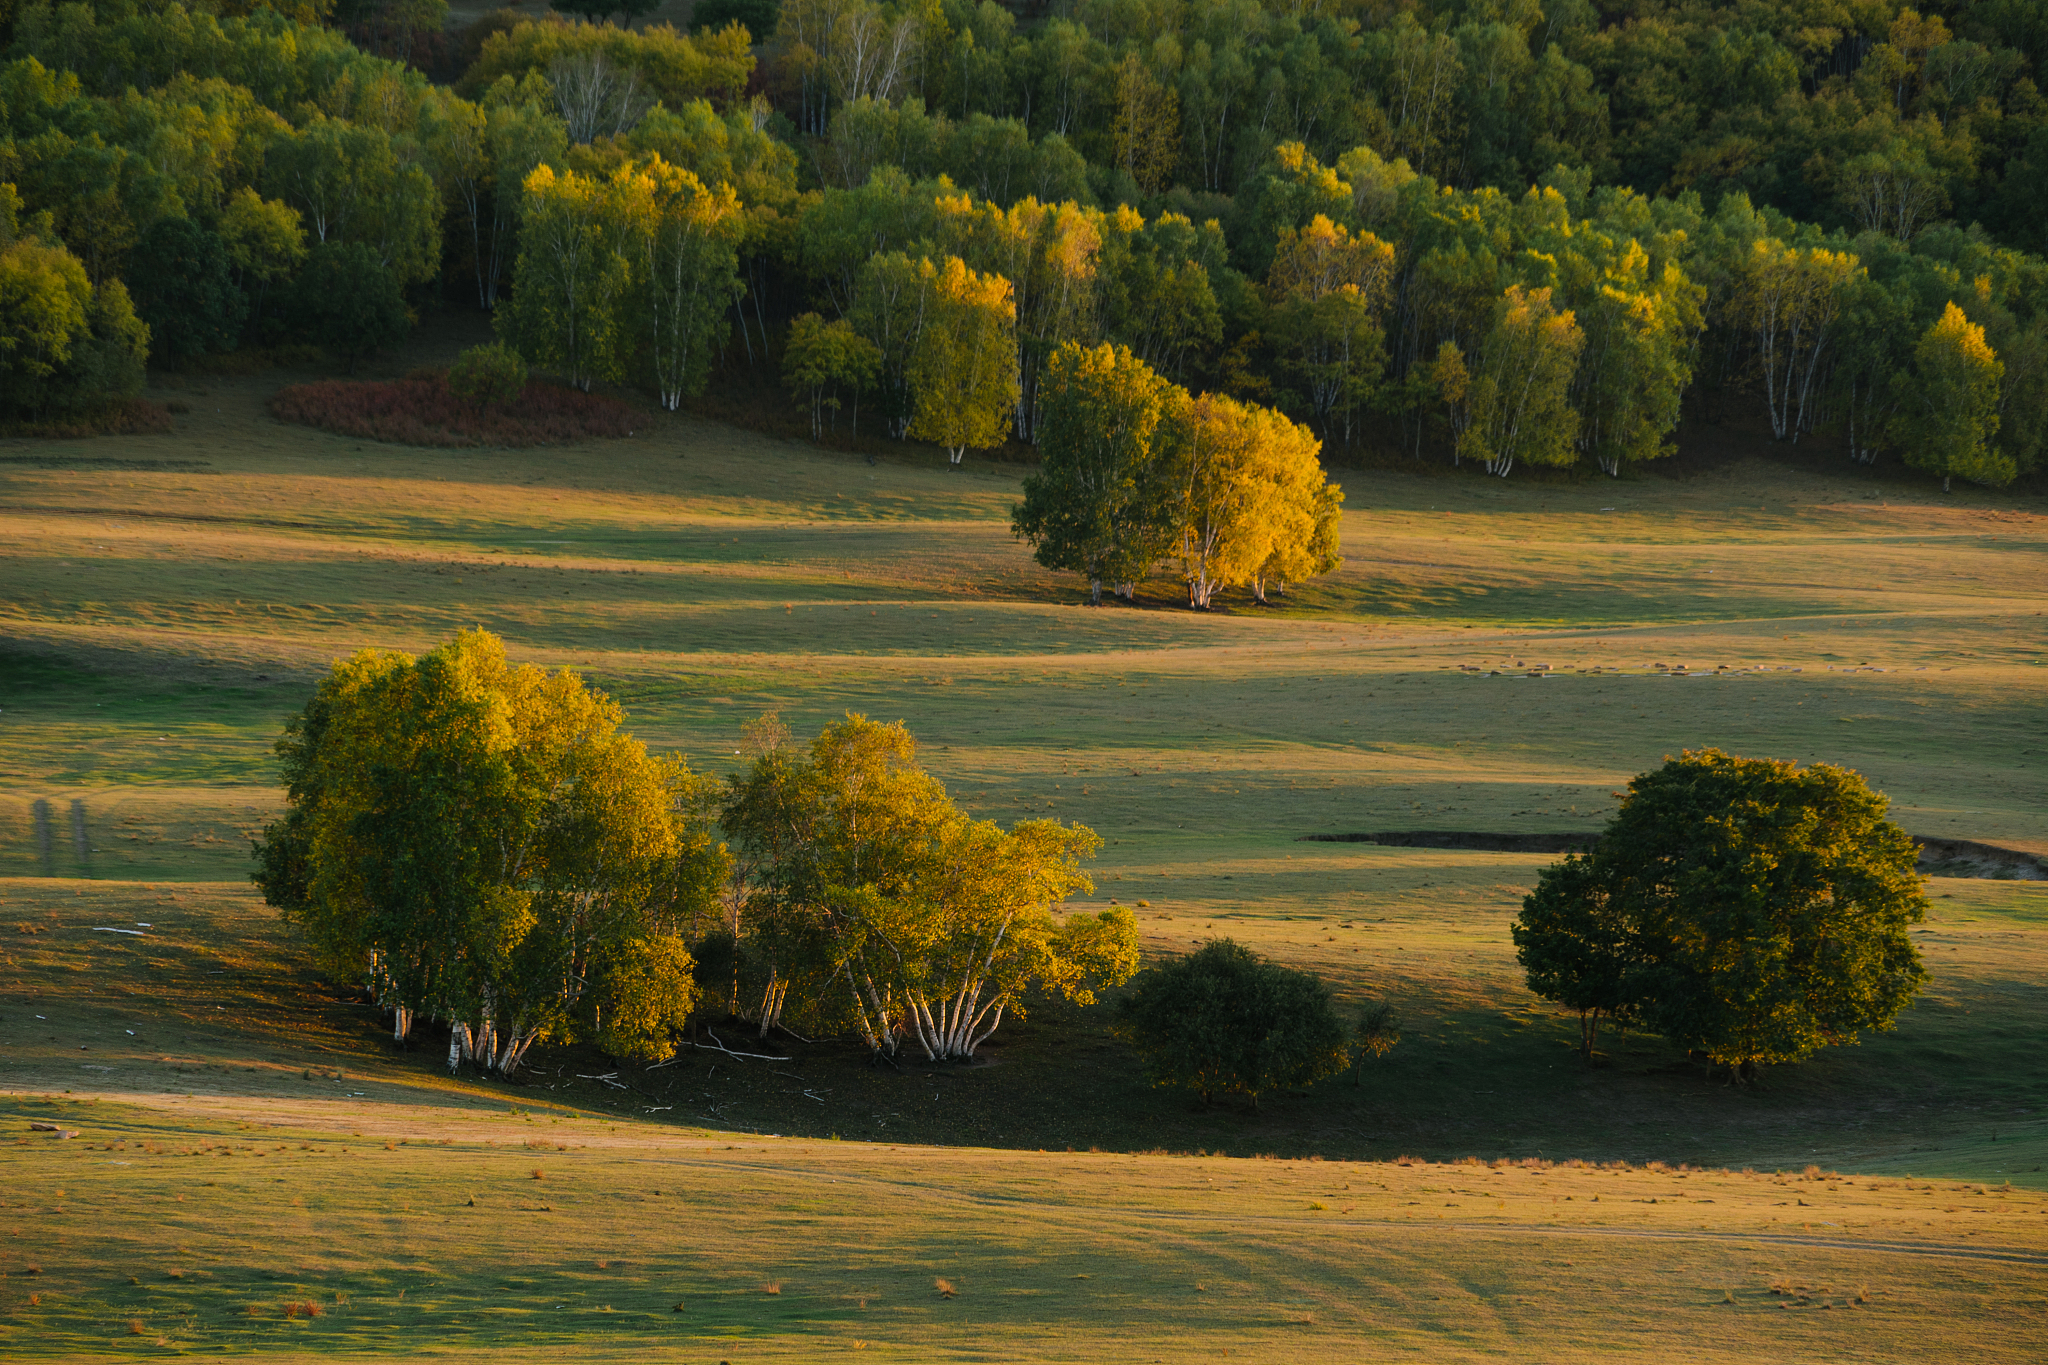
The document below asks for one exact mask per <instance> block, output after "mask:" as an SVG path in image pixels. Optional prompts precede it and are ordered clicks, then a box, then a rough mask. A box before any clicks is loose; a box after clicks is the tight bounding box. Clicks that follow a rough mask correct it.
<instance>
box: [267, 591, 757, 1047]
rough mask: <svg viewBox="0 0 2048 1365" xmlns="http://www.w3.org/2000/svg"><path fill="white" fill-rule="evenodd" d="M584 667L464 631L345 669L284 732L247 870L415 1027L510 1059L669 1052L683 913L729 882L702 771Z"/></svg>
mask: <svg viewBox="0 0 2048 1365" xmlns="http://www.w3.org/2000/svg"><path fill="white" fill-rule="evenodd" d="M621 719H622V717H621V714H620V711H619V708H618V707H617V705H616V704H615V703H613V702H612V701H611V700H610V699H608V698H607V697H605V696H604V695H603V694H602V693H599V692H594V691H592V690H591V689H589V688H588V687H586V686H585V684H584V683H583V681H582V679H581V678H579V677H577V676H576V675H575V674H574V673H571V672H568V671H566V670H565V671H563V672H560V673H555V674H548V673H545V672H543V671H542V670H540V669H539V668H535V667H533V666H531V665H526V666H514V665H512V664H511V663H510V662H509V661H508V660H507V659H506V657H505V652H504V647H503V645H502V644H501V643H500V642H499V641H498V640H497V639H496V637H494V636H492V635H490V634H489V633H487V632H484V631H468V632H464V633H463V634H461V635H459V636H457V637H456V638H455V639H454V640H453V641H451V642H449V643H448V644H447V645H444V646H442V647H441V648H440V649H438V650H436V651H434V652H433V653H432V654H429V655H427V656H425V657H424V658H413V657H411V656H408V655H403V654H394V653H385V652H380V651H376V650H365V651H363V652H361V653H358V654H356V655H355V656H353V657H352V658H349V659H345V660H342V661H340V662H338V663H337V664H335V666H334V668H333V670H332V671H331V672H330V674H329V675H328V677H327V678H326V679H325V680H324V681H323V682H322V683H321V685H320V688H319V690H318V691H317V692H316V693H315V695H314V697H313V698H312V700H311V701H309V702H308V703H307V705H306V708H305V709H304V711H302V712H301V713H300V714H299V715H298V716H297V717H296V718H294V719H293V720H292V721H291V722H290V723H289V724H288V725H287V727H286V730H285V734H284V736H283V738H281V739H280V740H279V742H278V746H277V749H278V757H279V759H280V760H281V762H282V766H283V769H284V772H283V775H284V778H285V785H286V799H287V810H286V813H285V816H284V817H283V818H282V819H281V820H279V821H277V822H275V823H273V824H272V825H270V826H269V827H268V828H267V829H266V830H265V831H264V837H263V839H262V841H261V842H260V843H259V844H258V846H257V849H256V860H257V865H258V870H257V871H256V873H255V874H254V878H255V881H256V884H257V885H258V886H259V887H261V888H262V890H263V893H264V897H265V899H266V900H267V901H268V902H269V903H270V904H271V905H273V906H276V907H278V908H279V909H280V910H281V911H283V912H284V914H285V915H286V917H287V918H288V919H290V920H291V921H292V922H293V923H295V924H296V925H298V927H299V928H300V929H301V931H302V932H304V933H305V934H306V935H307V937H308V939H309V940H310V941H311V943H312V945H313V947H314V949H315V950H316V951H317V952H318V953H319V954H320V956H321V957H322V959H323V960H324V961H325V963H326V964H327V967H328V969H329V970H330V971H334V972H336V973H339V974H342V975H344V976H346V977H348V978H350V979H354V980H358V981H361V982H363V983H364V984H366V985H368V986H370V987H371V988H372V989H373V990H374V991H375V992H376V994H377V997H378V999H379V1000H380V1001H381V1002H382V1003H383V1004H384V1005H385V1007H386V1008H388V1009H390V1010H391V1011H392V1014H393V1033H394V1036H395V1037H397V1038H399V1039H400V1040H403V1039H404V1038H406V1036H407V1035H408V1034H409V1033H410V1031H411V1029H412V1026H413V1022H414V1020H415V1019H416V1018H418V1017H422V1016H424V1017H429V1018H439V1019H443V1020H447V1021H448V1022H449V1023H450V1025H451V1027H452V1030H453V1032H452V1036H451V1041H450V1046H449V1064H450V1065H451V1067H452V1066H454V1065H457V1064H458V1063H459V1062H460V1061H461V1060H462V1059H463V1058H465V1057H467V1058H470V1059H473V1060H475V1061H477V1062H478V1063H479V1064H481V1065H484V1066H486V1067H488V1068H490V1069H493V1070H496V1071H499V1072H501V1073H505V1074H510V1073H511V1072H513V1071H514V1070H516V1069H517V1068H518V1066H519V1065H520V1062H521V1060H522V1058H523V1057H524V1056H525V1055H526V1053H527V1051H528V1049H530V1048H531V1047H532V1046H533V1045H534V1044H535V1043H536V1042H538V1041H541V1040H543V1039H547V1038H555V1039H560V1040H564V1041H570V1040H576V1039H584V1040H588V1041H590V1042H592V1043H594V1044H595V1045H597V1046H599V1047H601V1048H603V1049H605V1050H606V1051H608V1052H613V1053H618V1054H624V1055H628V1056H641V1057H653V1056H659V1055H662V1054H664V1053H665V1052H666V1051H667V1049H668V1046H669V1037H670V1034H671V1032H672V1030H673V1029H675V1028H676V1027H677V1026H679V1025H680V1023H681V1022H682V1019H683V1017H684V1016H685V1015H686V1014H687V1013H688V1010H689V1008H690V1002H691V998H692V987H691V980H690V956H689V952H688V949H687V948H686V946H685V945H684V943H683V940H682V937H681V933H680V925H681V923H682V922H683V921H684V920H685V919H686V918H688V917H689V916H690V915H691V914H692V913H693V912H694V910H695V908H696V906H697V905H698V904H699V903H700V902H704V901H707V900H708V899H709V898H711V897H712V896H713V895H714V894H715V892H716V889H717V887H718V884H719V883H720V882H721V881H722V880H723V877H724V874H725V868H726V856H725V853H724V850H723V849H722V848H721V847H719V846H718V845H717V844H715V843H714V842H712V841H711V839H710V838H709V832H708V828H707V826H706V825H705V823H704V821H703V819H702V816H701V802H702V795H703V794H702V789H701V784H700V783H699V781H698V780H697V779H696V778H694V777H693V776H692V775H691V774H690V773H689V770H688V769H687V768H686V767H684V766H683V764H682V763H681V762H680V760H677V759H656V758H654V757H652V756H650V755H649V754H648V753H647V751H646V749H645V747H644V746H643V745H641V744H640V743H639V741H637V740H634V739H633V738H631V737H630V736H628V735H625V734H623V733H621V732H620V730H619V724H620V721H621Z"/></svg>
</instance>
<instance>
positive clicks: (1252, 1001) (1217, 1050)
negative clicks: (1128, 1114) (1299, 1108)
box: [1119, 938, 1350, 1109]
mask: <svg viewBox="0 0 2048 1365" xmlns="http://www.w3.org/2000/svg"><path fill="white" fill-rule="evenodd" d="M1119 1024H1120V1026H1121V1028H1122V1030H1123V1032H1124V1033H1125V1035H1126V1036H1128V1037H1129V1038H1130V1039H1131V1041H1132V1042H1134V1043H1136V1044H1137V1047H1138V1050H1139V1052H1141V1053H1142V1054H1143V1055H1144V1058H1145V1071H1146V1074H1147V1076H1149V1077H1150V1078H1151V1081H1152V1083H1153V1084H1154V1085H1160V1086H1182V1087H1185V1088H1186V1089H1189V1090H1192V1091H1194V1092H1195V1093H1196V1094H1197V1095H1199V1096H1201V1097H1202V1101H1203V1103H1205V1104H1206V1103H1208V1102H1209V1101H1210V1100H1211V1099H1212V1098H1214V1097H1215V1096H1217V1095H1220V1094H1243V1095H1246V1096H1248V1097H1249V1098H1250V1099H1251V1102H1252V1107H1253V1108H1254V1109H1256V1108H1257V1107H1258V1103H1259V1096H1260V1095H1261V1094H1262V1093H1264V1092H1265V1091H1268V1090H1272V1089H1274V1088H1276V1087H1284V1086H1290V1085H1311V1084H1313V1083H1314V1082H1316V1081H1319V1080H1321V1079H1322V1078H1323V1077H1325V1076H1332V1075H1335V1074H1336V1073H1337V1072H1339V1071H1342V1070H1343V1069H1344V1068H1345V1067H1346V1066H1347V1065H1348V1064H1349V1062H1350V1057H1349V1050H1348V1047H1347V1044H1348V1042H1349V1030H1347V1029H1346V1028H1345V1027H1344V1023H1343V1021H1342V1020H1341V1019H1339V1018H1338V1017H1337V1010H1336V1007H1335V1005H1333V1004H1332V1003H1331V1000H1330V989H1329V987H1327V986H1325V985H1324V984H1323V983H1322V982H1321V981H1320V980H1319V979H1317V978H1316V977H1315V976H1312V975H1311V974H1309V973H1308V972H1301V971H1296V970H1294V969H1293V968H1291V967H1283V966H1281V965H1280V964H1278V963H1276V962H1268V961H1266V960H1265V959H1263V958H1261V957H1259V956H1258V955H1257V954H1255V953H1253V952H1252V951H1251V950H1250V949H1248V948H1245V947H1243V946H1241V945H1240V944H1237V943H1234V942H1232V941H1231V940H1230V939H1227V938H1223V939H1213V940H1211V941H1210V942H1208V943H1205V944H1203V945H1202V946H1201V947H1200V948H1199V949H1197V950H1196V951H1194V952H1192V953H1190V954H1188V955H1187V956H1186V957H1183V958H1178V959H1176V960H1174V961H1172V962H1169V963H1167V964H1166V965H1164V966H1161V967H1155V968H1153V969H1152V970H1151V971H1149V972H1147V973H1145V975H1144V976H1142V977H1140V978H1139V979H1138V986H1137V989H1136V990H1134V991H1132V992H1131V993H1130V994H1129V995H1127V996H1125V997H1124V999H1123V1001H1122V1003H1121V1006H1120V1014H1119Z"/></svg>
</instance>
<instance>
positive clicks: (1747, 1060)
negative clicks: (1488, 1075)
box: [1515, 749, 1927, 1082]
mask: <svg viewBox="0 0 2048 1365" xmlns="http://www.w3.org/2000/svg"><path fill="white" fill-rule="evenodd" d="M1885 807H1886V802H1885V798H1884V797H1883V796H1881V795H1880V794H1878V793H1877V792H1874V791H1872V790H1871V789H1870V787H1869V785H1868V784H1867V783H1865V782H1864V780H1863V779H1862V777H1860V776H1859V775H1857V774H1856V773H1853V772H1850V771H1849V770H1848V769H1846V768H1838V767H1835V766H1833V765H1831V764H1825V763H1823V764H1815V765H1813V766H1812V767H1808V768H1800V767H1798V766H1797V765H1795V764H1792V763H1786V762H1780V761H1778V760H1775V759H1756V758H1740V757H1737V756H1735V755H1732V754H1727V753H1723V752H1721V751H1720V750H1718V749H1704V750H1698V751H1689V752H1687V753H1685V754H1683V755H1681V756H1680V757H1678V758H1675V759H1671V760H1669V761H1667V762H1666V763H1665V764H1664V766H1663V767H1661V768H1659V769H1657V770H1656V771H1654V772H1649V773H1645V774H1643V775H1642V776H1640V777H1638V778H1636V779H1635V780H1634V781H1633V782H1631V783H1630V784H1629V793H1628V796H1627V798H1626V799H1625V800H1624V801H1623V802H1622V806H1621V809H1620V811H1619V812H1617V813H1616V815H1615V818H1614V820H1613V821H1612V823H1610V824H1609V826H1608V828H1607V830H1606V832H1605V833H1604V834H1603V835H1602V836H1601V839H1600V844H1599V847H1598V848H1597V849H1596V850H1595V851H1594V852H1593V853H1592V854H1591V855H1589V856H1586V857H1574V858H1568V859H1566V860H1565V861H1563V862H1561V863H1559V864H1557V865H1555V866H1553V867H1552V868H1550V869H1548V870H1547V871H1546V872H1545V873H1544V875H1543V878H1542V880H1541V882H1540V883H1539V884H1538V886H1537V888H1536V890H1535V892H1533V893H1532V894H1531V895H1530V896H1529V898H1528V899H1527V900H1526V901H1525V902H1524V904H1523V908H1522V913H1521V915H1520V917H1519V918H1518V919H1517V921H1516V925H1515V942H1516V947H1517V955H1518V957H1519V958H1520V960H1521V962H1522V965H1523V968H1524V970H1526V971H1527V972H1528V974H1529V986H1530V989H1531V990H1534V991H1535V992H1536V993H1537V994H1538V995H1541V996H1543V997H1544V998H1546V999H1551V1000H1556V1001H1558V1002H1560V1003H1562V1004H1564V1005H1566V1006H1568V1007H1570V1008H1574V1009H1577V1010H1579V1011H1580V1012H1581V1014H1582V1016H1585V1017H1586V1018H1588V1019H1589V1020H1590V1019H1592V1018H1595V1017H1597V1015H1598V1014H1600V1013H1605V1014H1607V1015H1609V1016H1610V1017H1620V1018H1632V1019H1636V1020H1640V1022H1641V1023H1642V1025H1643V1026H1644V1027H1645V1028H1647V1029H1649V1030H1651V1031H1652V1032H1655V1033H1660V1034H1662V1035H1663V1036H1664V1037H1666V1038H1668V1039H1669V1040H1671V1041H1672V1042H1673V1043H1676V1044H1677V1045H1678V1046H1680V1047H1682V1048H1684V1049H1686V1051H1687V1052H1688V1053H1689V1054H1692V1055H1696V1056H1699V1057H1703V1058H1704V1059H1706V1060H1707V1061H1708V1062H1709V1063H1710V1064H1712V1065H1714V1066H1717V1067H1725V1068H1727V1071H1728V1075H1729V1078H1730V1079H1731V1081H1740V1082H1748V1081H1751V1080H1753V1079H1754V1078H1755V1075H1756V1068H1757V1067H1758V1066H1760V1065H1766V1064H1772V1063H1782V1062H1796V1061H1802V1060H1804V1059H1806V1058H1808V1057H1811V1056H1812V1055H1813V1054H1814V1053H1816V1052H1818V1051H1819V1050H1820V1049H1821V1048H1823V1047H1835V1046H1842V1045H1845V1044H1849V1043H1854V1042H1856V1041H1857V1039H1858V1036H1859V1035H1860V1034H1861V1032H1862V1031H1863V1030H1865V1029H1887V1028H1890V1027H1891V1026H1892V1023H1893V1021H1894V1020H1896V1019H1897V1018H1898V1015H1899V1011H1901V1010H1902V1009H1904V1008H1905V1007H1906V1005H1907V1004H1908V1003H1909V1002H1910V1001H1911V1000H1912V998H1913V997H1914V995H1915V994H1917V993H1918V991H1919V989H1920V985H1921V982H1922V981H1923V980H1924V979H1925V977H1926V972H1925V970H1924V969H1923V968H1922V966H1921V963H1920V955H1919V952H1918V950H1917V949H1915V948H1914V946H1913V943H1912V940H1911V938H1910V937H1909V936H1908V934H1909V928H1910V926H1911V925H1913V924H1915V923H1917V922H1918V921H1919V920H1920V919H1921V918H1922V917H1923V916H1924V914H1925V913H1926V907H1927V899H1926V896H1925V895H1924V894H1923V893H1922V891H1921V889H1920V879H1919V875H1918V873H1917V872H1916V871H1915V870H1914V865H1915V862H1916V859H1917V856H1918V850H1917V848H1916V847H1915V845H1914V843H1913V840H1912V838H1911V836H1909V835H1908V834H1907V833H1906V832H1905V831H1904V830H1902V829H1900V828H1899V827H1898V825H1896V824H1894V823H1892V822H1891V821H1890V820H1887V819H1886V818H1885ZM1583 1042H1584V1045H1585V1046H1586V1047H1588V1048H1590V1046H1591V1033H1590V1029H1589V1031H1588V1032H1587V1034H1585V1035H1584V1036H1583Z"/></svg>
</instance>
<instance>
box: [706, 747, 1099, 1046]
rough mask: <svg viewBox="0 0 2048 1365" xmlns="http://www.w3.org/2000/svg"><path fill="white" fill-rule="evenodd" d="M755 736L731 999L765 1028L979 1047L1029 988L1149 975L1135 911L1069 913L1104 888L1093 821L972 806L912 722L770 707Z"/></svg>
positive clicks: (742, 806)
mask: <svg viewBox="0 0 2048 1365" xmlns="http://www.w3.org/2000/svg"><path fill="white" fill-rule="evenodd" d="M748 734H749V742H750V744H751V745H752V747H753V749H754V760H753V763H752V764H751V765H750V766H749V767H748V768H746V769H745V770H743V771H741V772H740V773H737V774H735V775H734V776H733V777H732V778H731V779H730V781H729V782H728V784H727V788H726V792H725V797H724V802H723V805H722V807H721V809H720V814H719V821H720V824H721V825H722V827H723V828H724V830H725V832H726V834H727V836H728V838H729V839H730V840H731V842H732V848H733V854H734V875H733V877H732V880H731V883H730V886H729V888H728V891H727V908H728V913H729V915H730V916H731V918H730V921H729V924H728V926H727V939H726V946H727V951H729V952H730V953H731V954H732V959H731V961H732V967H731V970H732V977H733V986H732V996H731V1000H732V1004H733V1012H735V1013H752V1014H753V1015H754V1017H755V1018H756V1019H757V1020H758V1026H759V1029H760V1033H761V1036H763V1037H766V1036H767V1035H768V1033H769V1031H770V1030H771V1029H774V1028H777V1027H782V1026H785V1022H784V1021H785V1020H788V1021H791V1022H794V1023H796V1024H797V1025H798V1026H800V1027H804V1028H826V1029H837V1030H847V1031H851V1032H853V1033H855V1034H857V1035H858V1036H859V1037H860V1038H861V1039H862V1040H863V1041H865V1042H866V1043H867V1044H868V1045H869V1046H870V1047H872V1048H874V1049H875V1050H876V1052H877V1053H879V1054H881V1055H883V1056H893V1055H894V1054H895V1053H896V1052H897V1051H898V1050H899V1049H901V1048H903V1047H906V1046H915V1047H916V1049H917V1050H918V1051H919V1052H921V1053H922V1054H923V1055H924V1056H925V1057H927V1058H931V1059H935V1060H936V1059H945V1058H966V1057H972V1056H973V1055H974V1053H975V1050H976V1049H977V1048H978V1047H980V1046H981V1044H982V1043H984V1042H985V1041H987V1039H988V1037H989V1035H990V1034H992V1033H994V1032H995V1030H996V1028H997V1027H998V1026H999V1025H1000V1024H1001V1023H1002V1021H1003V1019H1004V1017H1005V1016H1006V1015H1008V1014H1018V1015H1021V1014H1022V1012H1023V1010H1024V1008H1025V1006H1026V1003H1027V1001H1028V999H1029V997H1030V996H1031V995H1033V994H1043V995H1047V996H1055V997H1059V998H1063V999H1067V1000H1071V1001H1075V1002H1078V1003H1081V1004H1087V1003H1091V1002H1092V1001H1093V1000H1094V998H1095V992H1097V991H1099V990H1101V989H1104V988H1105V987H1113V986H1120V985H1122V984H1123V983H1124V982H1126V981H1128V980H1130V978H1131V976H1132V975H1133V974H1134V973H1135V972H1136V971H1137V968H1138V938H1137V923H1136V920H1135V918H1134V917H1133V916H1132V914H1131V912H1130V911H1129V910H1128V909H1124V908H1122V907H1112V908H1110V909H1108V910H1105V911H1100V912H1096V913H1090V912H1087V911H1077V912H1075V913H1073V914H1070V915H1067V916H1064V917H1062V916H1061V915H1059V914H1058V913H1057V912H1058V910H1059V908H1060V906H1061V905H1062V904H1063V903H1064V902H1065V901H1066V900H1067V899H1068V898H1069V897H1070V896H1073V895H1075V894H1077V893H1081V892H1087V891H1092V890H1093V889H1094V884H1093V883H1092V882H1091V881H1090V880H1089V879H1088V876H1087V874H1086V873H1085V872H1084V871H1083V870H1082V866H1081V865H1082V863H1083V862H1084V861H1085V860H1086V859H1088V858H1090V857H1092V856H1093V855H1094V853H1095V851H1096V850H1097V849H1098V848H1099V847H1100V846H1101V843H1102V841H1101V839H1100V838H1098V837H1097V836H1096V835H1095V833H1094V832H1093V831H1091V830H1089V829H1087V828H1086V827H1085V826H1082V825H1078V824H1077V825H1062V824H1060V823H1059V822H1058V821H1057V820H1025V821H1019V822H1018V823H1017V824H1016V825H1014V826H1012V827H1011V828H1010V829H1008V830H1004V829H1002V828H1000V827H998V826H997V825H996V824H994V823H993V822H991V821H986V820H974V819H970V818H969V817H968V816H967V815H966V814H964V813H963V812H962V811H961V810H960V809H959V808H958V807H957V806H956V805H954V803H953V802H952V800H951V799H950V798H949V797H948V796H947V795H946V791H945V788H944V786H943V785H941V784H940V783H939V781H938V780H937V779H936V778H934V777H933V776H931V774H929V773H927V772H926V771H924V769H923V768H922V767H921V766H920V765H919V764H918V762H917V747H916V743H915V741H914V740H913V739H912V738H911V736H910V733H909V731H908V730H907V729H905V728H904V726H903V725H902V724H901V723H900V722H898V723H897V724H893V725H883V724H879V723H877V722H875V721H871V720H868V719H866V718H865V717H862V716H857V715H848V716H847V717H846V718H845V719H844V720H842V721H838V722H835V723H833V724H831V725H828V726H826V727H825V728H824V730H823V731H822V732H821V733H820V734H819V735H818V737H817V738H816V739H815V740H814V741H813V742H812V743H811V744H809V745H808V746H804V747H797V746H793V745H791V744H790V743H789V739H788V735H787V733H786V731H784V730H783V729H782V727H781V726H780V725H779V724H778V723H777V722H776V721H775V720H774V719H773V718H772V717H764V718H763V720H762V721H761V722H759V723H756V724H755V725H753V726H750V727H749V730H748ZM743 993H744V997H750V998H743ZM753 999H758V1001H759V1005H758V1008H756V1007H754V1006H753V1004H752V1001H753Z"/></svg>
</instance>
